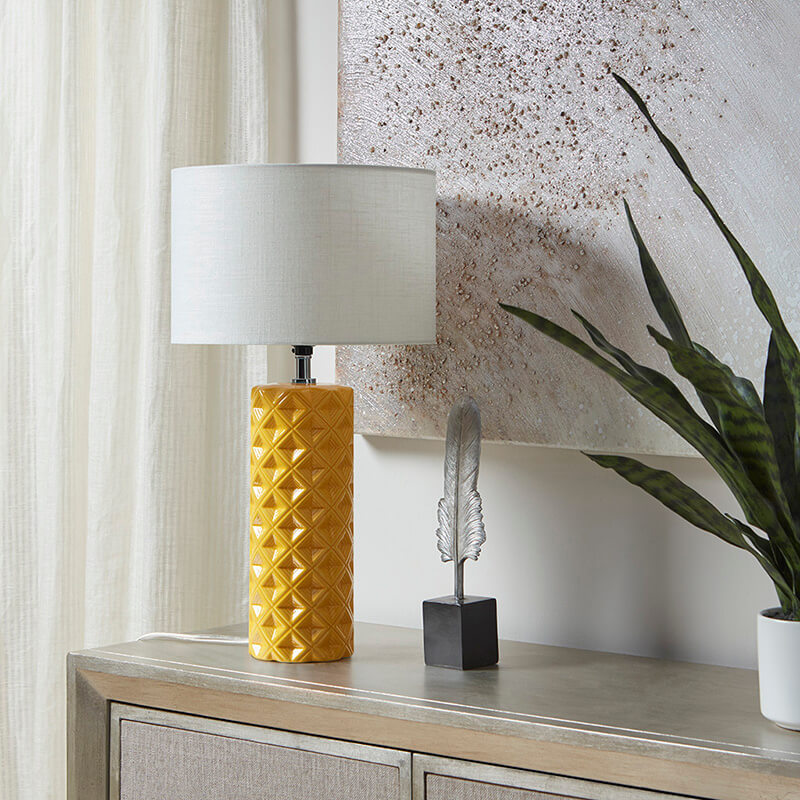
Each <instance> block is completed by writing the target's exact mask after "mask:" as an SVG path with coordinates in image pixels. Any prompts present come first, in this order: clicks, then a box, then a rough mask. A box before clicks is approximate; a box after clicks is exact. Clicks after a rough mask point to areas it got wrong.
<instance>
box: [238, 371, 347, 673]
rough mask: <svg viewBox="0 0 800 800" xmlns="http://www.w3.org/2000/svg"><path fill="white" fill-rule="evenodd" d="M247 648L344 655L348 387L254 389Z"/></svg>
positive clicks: (264, 654)
mask: <svg viewBox="0 0 800 800" xmlns="http://www.w3.org/2000/svg"><path fill="white" fill-rule="evenodd" d="M250 433H251V441H252V447H251V451H250V479H251V480H250V602H249V605H250V635H249V640H250V655H252V656H254V657H255V658H258V659H261V660H262V661H292V662H300V661H335V660H336V659H339V658H346V657H347V656H350V655H352V654H353V390H352V389H350V388H349V387H347V386H330V385H328V386H316V385H313V384H312V385H308V384H275V385H270V386H254V387H253V390H252V407H251V417H250Z"/></svg>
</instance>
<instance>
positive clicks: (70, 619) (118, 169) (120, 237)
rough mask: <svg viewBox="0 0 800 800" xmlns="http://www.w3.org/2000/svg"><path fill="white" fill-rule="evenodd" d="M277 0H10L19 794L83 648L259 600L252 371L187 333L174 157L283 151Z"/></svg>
mask: <svg viewBox="0 0 800 800" xmlns="http://www.w3.org/2000/svg"><path fill="white" fill-rule="evenodd" d="M266 48H267V9H266V0H63V1H62V2H59V0H23V1H20V0H0V95H1V97H0V158H2V170H1V171H0V260H1V261H2V273H1V274H0V332H1V333H0V337H1V338H0V348H2V355H1V356H0V525H2V528H1V529H0V534H1V535H2V540H1V541H0V797H2V798H3V800H16V799H17V798H19V800H32V798H37V800H42V799H43V798H61V797H63V795H64V769H65V767H64V762H65V757H64V752H65V740H64V724H65V710H64V704H65V700H64V658H65V654H66V653H67V651H68V650H70V649H75V648H81V647H85V646H94V645H98V644H101V643H109V642H113V641H119V640H123V639H129V638H132V637H135V636H137V635H138V634H141V633H143V632H145V631H147V630H153V629H180V630H187V629H192V628H197V627H203V626H208V625H214V624H225V623H228V622H231V621H235V620H244V619H246V614H245V608H246V592H245V585H246V547H247V536H246V531H247V522H246V513H247V512H246V506H247V500H246V498H247V466H246V465H247V411H248V387H249V385H250V384H251V383H256V382H260V381H263V380H264V379H265V378H266V361H265V359H266V356H265V348H262V349H261V352H260V351H259V350H258V349H255V348H253V349H252V350H248V349H245V348H238V349H237V348H211V347H205V348H202V347H191V346H173V345H170V341H169V186H170V169H171V168H172V167H175V166H182V165H186V164H202V163H213V162H222V163H225V162H246V161H265V160H266V159H267V157H268V152H267V58H266Z"/></svg>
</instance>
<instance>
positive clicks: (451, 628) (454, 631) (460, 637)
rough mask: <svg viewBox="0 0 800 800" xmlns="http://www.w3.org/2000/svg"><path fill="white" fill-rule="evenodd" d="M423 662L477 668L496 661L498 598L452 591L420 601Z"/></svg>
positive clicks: (461, 667)
mask: <svg viewBox="0 0 800 800" xmlns="http://www.w3.org/2000/svg"><path fill="white" fill-rule="evenodd" d="M422 629H423V635H424V640H425V663H426V664H427V665H428V666H429V667H449V668H450V669H477V668H478V667H491V666H492V665H493V664H496V663H497V659H498V653H497V602H496V601H495V599H494V597H465V598H464V599H463V600H462V601H461V602H458V601H457V600H456V598H455V597H454V596H453V595H450V596H449V597H436V598H434V599H432V600H425V601H423V603H422Z"/></svg>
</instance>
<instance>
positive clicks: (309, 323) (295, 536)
mask: <svg viewBox="0 0 800 800" xmlns="http://www.w3.org/2000/svg"><path fill="white" fill-rule="evenodd" d="M435 205H436V187H435V173H434V172H432V171H431V170H422V169H406V168H400V167H383V166H360V165H353V166H351V165H338V164H275V165H271V164H270V165H261V164H259V165H249V164H247V165H245V164H243V165H224V166H203V167H183V168H180V169H175V170H173V171H172V341H173V342H174V343H182V344H289V345H293V351H294V355H295V364H296V370H295V377H294V380H293V381H292V382H291V383H286V384H272V385H267V386H255V387H253V389H252V394H251V399H252V406H251V421H250V425H251V427H250V430H251V437H252V438H251V444H252V446H251V454H250V468H251V486H250V594H249V608H250V611H249V617H250V621H249V650H250V654H251V655H252V656H254V657H255V658H258V659H261V660H264V661H291V662H302V661H333V660H336V659H339V658H345V657H347V656H349V655H352V653H353V391H352V389H350V388H348V387H346V386H338V385H318V384H316V381H315V379H314V378H313V377H312V375H311V356H312V352H313V346H314V345H317V344H387V343H394V344H418V343H426V342H432V341H434V339H435V282H436V281H435V261H436V259H435Z"/></svg>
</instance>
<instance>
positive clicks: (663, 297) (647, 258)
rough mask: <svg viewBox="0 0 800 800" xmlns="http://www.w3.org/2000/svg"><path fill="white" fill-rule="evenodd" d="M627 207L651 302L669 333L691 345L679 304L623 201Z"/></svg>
mask: <svg viewBox="0 0 800 800" xmlns="http://www.w3.org/2000/svg"><path fill="white" fill-rule="evenodd" d="M622 202H623V204H624V205H625V216H626V217H627V218H628V227H629V228H630V229H631V234H633V240H634V241H635V242H636V248H637V250H638V251H639V266H640V267H641V270H642V275H643V276H644V282H645V284H646V286H647V293H648V294H649V295H650V300H651V301H652V303H653V306H654V307H655V310H656V312H657V313H658V316H659V317H660V318H661V321H662V322H663V323H664V325H665V326H666V328H667V330H668V331H669V335H670V336H671V337H672V338H673V339H674V340H675V341H676V342H680V343H681V344H685V345H687V346H688V345H689V344H690V343H691V338H690V337H689V332H688V331H687V330H686V325H685V324H684V322H683V317H681V312H680V310H679V309H678V304H677V303H676V302H675V298H674V297H673V296H672V292H670V290H669V288H668V287H667V284H666V283H665V282H664V278H663V277H662V276H661V273H660V272H659V270H658V267H657V266H656V262H655V261H653V257H652V256H651V255H650V252H649V251H648V249H647V246H646V245H645V243H644V239H642V235H641V234H640V233H639V229H638V228H637V227H636V223H635V222H634V221H633V215H632V214H631V209H630V206H629V205H628V201H627V200H623V201H622Z"/></svg>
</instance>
